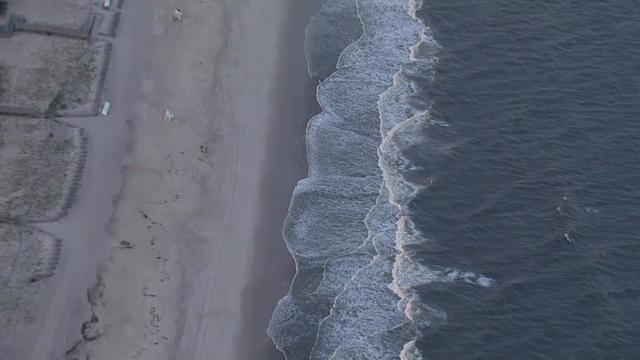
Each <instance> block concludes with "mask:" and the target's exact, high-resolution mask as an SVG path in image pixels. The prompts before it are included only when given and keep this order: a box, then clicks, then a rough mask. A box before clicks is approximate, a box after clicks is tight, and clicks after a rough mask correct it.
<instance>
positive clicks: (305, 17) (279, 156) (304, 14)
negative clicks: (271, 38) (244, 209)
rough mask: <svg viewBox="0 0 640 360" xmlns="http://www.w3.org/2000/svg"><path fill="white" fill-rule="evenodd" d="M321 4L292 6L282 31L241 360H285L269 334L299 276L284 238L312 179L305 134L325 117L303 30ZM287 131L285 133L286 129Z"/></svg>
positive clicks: (245, 304)
mask: <svg viewBox="0 0 640 360" xmlns="http://www.w3.org/2000/svg"><path fill="white" fill-rule="evenodd" d="M320 5H321V4H320V1H308V2H307V4H305V6H301V5H300V3H299V2H298V3H296V2H294V3H292V4H291V6H290V8H289V10H288V12H289V19H290V21H288V22H286V23H285V24H284V26H283V30H282V31H283V34H284V36H283V37H282V38H281V40H280V44H279V49H280V50H281V51H280V60H279V61H278V63H279V66H278V74H277V77H278V79H279V86H278V91H277V92H274V94H273V95H272V99H273V100H272V102H273V103H274V104H277V106H276V110H275V111H274V112H273V113H272V115H271V117H270V122H271V124H273V125H272V126H271V128H270V129H269V136H268V144H267V146H268V148H267V158H268V161H267V162H266V163H265V165H266V166H264V169H263V174H262V180H261V193H260V209H261V214H262V215H261V217H260V219H259V220H258V225H257V227H256V229H255V234H254V244H255V245H254V246H255V248H254V254H253V260H252V267H251V269H252V270H251V273H252V274H253V276H252V277H251V280H250V282H249V284H248V285H247V287H246V288H245V289H244V291H243V295H242V299H243V307H244V308H245V309H246V312H245V313H244V315H243V328H242V334H243V335H242V336H241V341H240V343H239V353H240V355H241V357H240V358H241V359H247V360H249V359H263V360H275V359H284V356H283V355H282V353H281V352H280V351H278V350H276V349H275V347H274V346H273V344H272V342H271V339H270V338H269V337H268V336H267V334H266V332H265V331H266V328H267V326H268V324H269V320H270V319H271V314H272V312H273V309H274V308H275V305H276V303H277V301H278V300H279V299H280V298H282V297H283V296H284V295H285V294H286V293H287V290H288V289H289V284H290V283H291V278H292V277H293V275H294V274H295V266H294V264H293V259H292V258H291V255H290V254H289V252H288V251H287V249H286V246H285V244H284V240H283V239H282V226H283V223H284V219H285V217H286V215H287V212H288V209H289V203H290V200H291V193H292V192H293V189H294V187H295V185H296V182H297V181H298V180H299V179H301V178H304V177H305V176H306V174H307V162H306V157H305V155H306V154H305V144H306V142H305V131H306V126H307V122H308V120H309V119H310V118H311V117H312V116H313V115H315V114H317V113H319V112H320V108H319V106H318V103H317V101H316V97H315V96H316V87H317V81H316V80H314V79H310V78H309V74H308V70H307V63H306V59H305V57H304V35H305V34H304V30H305V28H306V26H307V24H308V23H309V20H310V19H311V17H312V16H313V15H315V14H316V13H318V12H319V11H320ZM285 129H286V130H285Z"/></svg>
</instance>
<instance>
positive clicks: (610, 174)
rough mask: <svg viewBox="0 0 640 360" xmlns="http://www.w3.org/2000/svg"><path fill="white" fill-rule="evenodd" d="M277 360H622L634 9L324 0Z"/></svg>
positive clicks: (635, 181)
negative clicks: (315, 110) (281, 359)
mask: <svg viewBox="0 0 640 360" xmlns="http://www.w3.org/2000/svg"><path fill="white" fill-rule="evenodd" d="M306 35H307V37H306V44H305V48H306V52H307V59H308V63H309V72H310V74H311V75H312V76H313V77H315V78H316V79H318V80H319V81H320V82H319V86H318V90H317V98H318V102H319V104H320V106H321V108H322V112H321V113H320V114H318V115H317V116H315V117H314V118H313V119H311V120H310V121H309V125H308V129H307V157H308V160H309V176H308V178H307V179H304V180H302V181H301V182H300V183H299V184H298V186H297V187H296V189H295V192H294V194H293V197H292V201H291V205H290V211H289V216H288V218H287V220H286V223H285V226H284V232H283V233H284V237H285V241H286V244H287V247H288V249H289V251H290V252H291V254H292V256H293V257H294V259H295V262H296V270H297V273H296V275H295V278H294V280H293V282H292V285H291V290H290V292H289V294H287V296H285V297H284V298H283V299H282V300H281V301H280V302H279V303H278V306H277V308H276V309H275V311H274V315H273V318H272V321H271V324H270V326H269V330H268V332H269V334H270V336H271V337H272V339H273V341H274V343H275V344H276V346H277V347H278V348H279V349H280V350H281V351H282V352H283V353H284V354H285V356H286V358H287V359H289V360H294V359H313V360H321V359H332V360H338V359H399V358H401V359H640V260H639V259H640V155H639V152H638V150H637V149H638V148H639V147H640V2H637V1H635V0H602V1H561V0H554V1H551V0H550V1H529V0H526V1H525V0H508V1H507V0H491V1H490V0H478V1H469V0H424V1H419V0H326V2H325V4H324V7H323V10H322V11H321V12H320V13H319V14H317V15H316V16H315V17H314V18H313V20H312V21H311V23H310V24H309V26H308V28H307V34H306Z"/></svg>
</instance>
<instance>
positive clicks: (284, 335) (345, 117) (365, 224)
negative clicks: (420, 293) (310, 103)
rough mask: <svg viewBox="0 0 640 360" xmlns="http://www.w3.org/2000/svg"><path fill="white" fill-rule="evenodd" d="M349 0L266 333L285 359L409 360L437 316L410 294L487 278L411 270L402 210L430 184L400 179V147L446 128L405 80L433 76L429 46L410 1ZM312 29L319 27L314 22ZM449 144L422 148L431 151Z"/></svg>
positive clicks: (403, 169)
mask: <svg viewBox="0 0 640 360" xmlns="http://www.w3.org/2000/svg"><path fill="white" fill-rule="evenodd" d="M342 1H343V3H339V2H340V0H329V1H328V2H327V4H330V5H331V9H334V10H335V9H347V8H348V4H346V3H345V2H346V1H350V0H342ZM355 1H356V5H357V16H358V18H359V20H360V22H361V25H362V36H361V37H360V38H359V39H358V41H355V42H353V43H351V44H350V45H348V46H346V48H345V49H344V51H343V52H342V53H341V54H340V57H339V59H338V60H337V70H336V71H335V72H334V73H333V74H331V75H330V76H328V77H327V78H326V79H325V80H324V81H322V82H321V83H320V85H319V86H318V94H317V99H318V103H319V104H320V106H321V108H322V113H321V114H319V115H317V116H315V117H314V118H313V119H312V120H311V121H310V123H309V125H308V129H307V152H308V155H307V156H308V160H309V178H308V179H305V180H303V181H301V182H300V183H299V184H298V186H297V187H296V190H295V192H294V196H293V198H292V203H291V206H290V211H289V216H288V218H287V221H286V224H285V229H284V236H285V240H286V242H287V247H288V249H289V251H290V252H291V254H292V255H293V256H294V259H295V262H296V270H297V273H296V276H295V279H294V281H293V283H292V285H291V289H290V292H289V294H288V295H287V296H286V297H285V298H283V299H282V300H281V301H280V302H279V304H278V307H277V308H276V310H275V312H274V316H273V318H272V321H271V324H270V326H269V334H270V336H271V337H272V338H273V340H274V343H275V344H276V346H277V347H278V348H279V349H281V350H282V351H283V352H284V353H285V356H286V357H287V359H306V358H310V359H316V360H321V359H322V360H325V359H335V360H338V359H392V358H398V356H400V357H401V358H403V359H420V353H419V350H418V349H417V348H416V347H415V342H414V341H413V340H414V339H415V337H416V336H417V335H418V329H419V328H421V327H424V326H437V325H438V324H440V323H442V322H443V321H446V314H445V313H444V312H443V311H442V310H440V309H437V308H436V307H434V306H430V305H429V304H426V303H424V302H423V301H420V300H421V299H419V298H418V297H417V294H416V293H415V292H414V290H413V289H414V288H415V287H416V286H425V285H428V284H431V283H448V282H455V281H461V282H464V283H469V284H473V285H476V286H479V287H486V286H491V285H492V283H493V280H492V279H489V278H487V277H485V276H482V275H479V274H475V273H473V272H472V271H468V270H458V269H454V268H446V267H445V268H442V267H430V266H427V265H424V264H421V263H418V262H416V261H415V260H414V259H413V258H412V255H411V253H410V252H408V251H407V250H406V249H407V248H408V247H410V246H415V245H419V244H423V243H425V242H427V241H429V240H428V239H426V238H425V237H424V236H422V234H420V233H419V231H417V229H416V228H415V224H414V223H413V220H412V219H411V216H410V213H409V211H408V203H409V202H410V201H411V200H412V199H413V198H414V197H415V195H416V194H417V193H418V192H419V191H420V190H424V189H426V188H427V187H428V186H430V184H432V183H433V182H434V181H436V180H437V179H435V178H433V177H427V178H425V179H423V180H422V181H421V182H420V184H416V183H415V182H411V181H408V180H407V176H409V175H411V174H412V173H415V172H416V171H419V170H421V169H419V168H417V167H416V166H415V165H414V164H412V162H411V161H409V159H407V158H406V157H405V156H404V152H405V151H407V150H408V149H410V148H411V147H412V146H414V145H415V144H416V143H418V142H419V141H421V140H422V138H421V134H422V133H423V131H424V130H425V129H427V128H428V127H448V126H449V125H448V124H447V123H446V122H444V121H441V120H437V119H432V117H431V114H430V111H429V106H430V104H429V102H428V101H425V100H424V98H425V97H424V95H423V94H422V92H421V91H422V90H421V89H420V88H419V86H418V85H417V83H416V82H415V81H413V80H412V79H420V80H421V81H424V80H427V82H428V80H429V79H431V78H432V77H433V76H434V75H435V73H436V68H437V65H438V58H437V53H438V49H439V45H438V44H437V42H436V41H435V40H434V38H433V36H432V34H431V32H430V30H429V29H428V27H427V26H425V24H423V23H422V22H421V21H420V20H419V19H418V17H417V14H416V13H417V11H418V10H419V9H420V8H421V7H422V1H420V0H355ZM326 13H330V11H329V12H327V11H326V8H325V14H326ZM323 22H325V23H330V22H331V21H326V20H320V21H318V20H317V19H316V20H315V22H314V24H316V25H317V24H318V23H323ZM314 31H315V32H314V34H313V36H315V37H318V36H321V32H318V29H317V28H316V29H314ZM307 35H309V33H308V34H307ZM308 38H309V36H308ZM307 50H308V53H307V54H308V56H317V52H313V51H309V49H307ZM313 54H316V55H313ZM323 61H326V59H323ZM325 65H326V64H325ZM310 66H311V62H310ZM325 68H326V66H325ZM429 69H430V70H431V71H429ZM450 148H451V145H449V144H446V143H438V142H435V141H433V143H432V144H431V149H432V151H433V154H434V156H442V155H446V154H447V152H448V151H450Z"/></svg>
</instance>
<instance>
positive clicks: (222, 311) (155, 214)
mask: <svg viewBox="0 0 640 360" xmlns="http://www.w3.org/2000/svg"><path fill="white" fill-rule="evenodd" d="M299 3H300V2H299V1H297V0H272V1H264V0H244V1H238V0H220V1H213V2H210V1H202V0H180V1H169V0H160V1H159V0H136V1H125V3H124V6H123V9H122V16H121V20H120V28H119V29H118V36H117V38H116V39H115V40H114V41H113V52H112V59H111V64H110V70H109V72H108V76H107V79H106V83H105V98H106V99H108V100H110V101H111V102H112V106H113V110H112V112H111V113H110V115H109V116H108V117H106V118H105V117H100V118H85V119H77V120H68V122H69V123H71V124H73V125H79V126H82V127H83V128H85V129H86V130H87V133H88V137H89V147H88V153H89V156H88V163H87V166H86V169H85V171H84V174H83V185H82V186H81V188H80V189H79V192H78V202H77V203H76V205H75V206H74V207H73V208H72V209H71V211H70V213H69V215H68V216H67V217H65V218H63V219H62V220H59V221H57V222H54V223H49V224H42V225H41V226H40V228H41V229H44V230H46V231H47V232H49V233H51V234H53V236H55V237H57V238H63V239H64V248H63V253H62V259H61V263H60V266H59V268H58V270H56V275H55V276H54V277H53V278H51V282H50V284H51V286H50V290H49V292H50V296H48V297H47V302H46V305H47V307H46V308H47V311H46V313H45V314H44V315H43V316H41V317H39V318H38V319H37V321H36V322H35V323H34V324H33V326H32V327H30V328H29V331H30V334H31V335H32V336H28V337H27V336H16V337H15V341H16V344H19V345H20V348H22V349H24V355H23V356H24V358H25V359H32V360H44V359H64V358H66V359H83V360H84V359H86V356H89V358H90V359H99V360H100V359H104V360H113V359H150V360H162V359H179V360H182V359H189V360H191V359H207V360H209V359H216V360H217V359H220V360H227V359H230V360H232V359H268V358H277V355H276V354H275V353H274V351H273V348H272V347H271V345H270V342H269V340H268V338H267V337H266V334H265V329H266V326H267V322H268V319H269V316H270V314H271V311H272V309H273V306H274V305H275V303H276V301H277V299H278V298H279V297H280V296H281V295H283V294H284V293H285V292H286V288H287V284H288V281H289V277H290V276H291V275H292V274H291V272H290V271H291V266H292V261H291V260H290V258H289V257H288V254H287V253H286V251H285V248H284V244H283V242H282V239H281V236H280V229H281V226H282V219H283V218H284V216H285V214H286V208H287V204H288V202H289V196H290V194H291V190H292V188H293V185H294V183H295V181H296V179H297V178H298V177H300V176H301V175H302V172H303V160H302V159H303V157H302V156H300V151H301V150H302V146H303V143H304V142H303V138H302V136H301V134H302V132H303V130H304V125H305V123H306V120H307V119H308V117H309V115H310V114H309V111H311V110H309V107H308V106H307V105H308V104H309V103H312V101H310V99H312V95H311V96H309V95H310V94H312V93H313V92H312V89H310V88H309V87H308V84H305V75H306V73H305V69H304V57H303V53H302V49H303V47H302V36H303V31H304V25H305V23H306V20H308V16H310V15H311V14H312V13H314V12H315V10H317V6H318V5H317V4H315V5H310V4H309V5H300V4H299ZM175 7H179V8H181V9H183V10H184V13H185V15H184V19H183V21H182V22H172V21H171V14H172V11H173V9H174V8H175ZM292 19H295V21H294V20H292ZM303 19H304V20H303ZM168 109H170V110H171V111H172V112H174V113H175V114H176V117H175V119H174V120H173V121H172V122H165V121H164V120H163V117H164V113H165V111H166V110H168ZM296 144H298V145H297V147H296ZM203 150H205V151H203ZM105 224H106V225H105ZM98 263H101V264H102V265H101V266H100V270H99V273H98V279H99V280H98V282H97V284H96V273H95V269H96V264H98ZM94 285H95V286H94ZM90 286H91V287H92V289H91V291H90V295H89V298H90V302H88V301H87V297H86V296H85V291H86V289H87V288H88V287H90ZM89 303H91V305H90V304H89ZM83 322H85V324H84V326H82V328H83V330H84V335H85V336H84V337H85V339H84V340H83V339H82V337H81V333H80V332H81V324H82V323H83ZM25 334H26V333H25ZM18 335H20V334H18ZM23 335H24V334H23ZM21 356H22V355H21Z"/></svg>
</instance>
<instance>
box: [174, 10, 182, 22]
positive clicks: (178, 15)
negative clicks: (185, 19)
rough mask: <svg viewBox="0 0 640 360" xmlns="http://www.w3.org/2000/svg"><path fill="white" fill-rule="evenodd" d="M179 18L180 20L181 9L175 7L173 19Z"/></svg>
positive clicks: (177, 19)
mask: <svg viewBox="0 0 640 360" xmlns="http://www.w3.org/2000/svg"><path fill="white" fill-rule="evenodd" d="M180 20H182V10H180V9H178V8H176V10H175V11H174V12H173V21H180Z"/></svg>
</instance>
